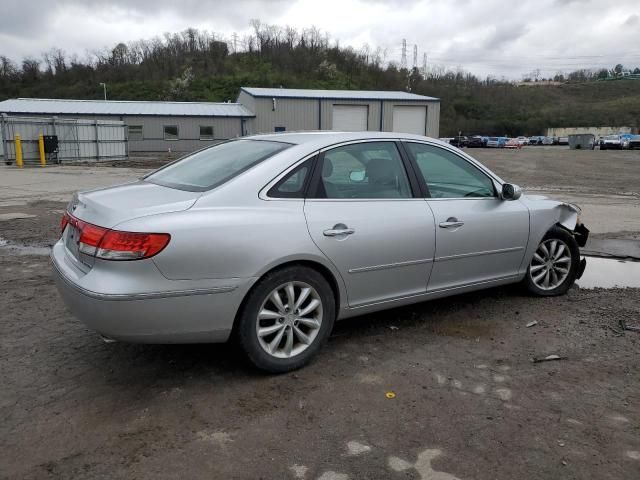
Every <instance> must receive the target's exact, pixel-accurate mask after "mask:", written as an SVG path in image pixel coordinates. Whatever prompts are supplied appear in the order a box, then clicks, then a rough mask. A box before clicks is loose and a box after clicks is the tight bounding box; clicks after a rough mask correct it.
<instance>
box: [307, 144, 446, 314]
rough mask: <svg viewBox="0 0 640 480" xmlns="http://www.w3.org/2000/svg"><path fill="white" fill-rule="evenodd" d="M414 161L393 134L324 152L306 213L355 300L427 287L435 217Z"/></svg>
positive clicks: (415, 291)
mask: <svg viewBox="0 0 640 480" xmlns="http://www.w3.org/2000/svg"><path fill="white" fill-rule="evenodd" d="M407 166H408V162H407V161H406V159H403V158H402V156H401V155H400V150H399V147H398V145H397V144H396V143H395V142H393V141H360V142H355V143H349V144H343V145H340V146H336V147H333V148H330V149H328V150H326V151H324V152H321V154H320V156H319V158H318V165H317V167H316V169H315V172H314V179H313V181H312V185H311V188H310V192H309V194H308V196H307V199H306V200H305V206H304V213H305V217H306V220H307V225H308V228H309V233H310V235H311V237H312V239H313V241H314V242H315V244H316V245H317V246H318V248H319V249H320V250H321V251H322V252H323V253H324V254H325V255H326V256H327V258H329V259H330V260H331V262H333V264H334V265H335V266H336V268H337V269H338V271H339V272H340V274H341V276H342V278H343V280H344V283H345V286H346V289H347V296H348V303H349V306H351V307H357V306H360V305H366V304H371V303H375V302H380V301H385V300H389V299H394V298H401V297H407V296H412V295H417V294H421V293H425V292H426V288H427V282H428V278H429V274H430V272H431V267H432V262H433V257H434V254H435V226H434V218H433V214H432V213H431V210H430V209H429V207H428V205H427V204H426V203H425V202H424V199H422V198H420V194H419V187H418V184H417V181H416V178H415V176H413V177H411V176H409V175H408V173H407V172H408V171H409V172H411V174H412V175H414V174H413V173H412V171H411V170H407Z"/></svg>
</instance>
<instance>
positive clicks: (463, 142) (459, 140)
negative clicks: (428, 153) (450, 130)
mask: <svg viewBox="0 0 640 480" xmlns="http://www.w3.org/2000/svg"><path fill="white" fill-rule="evenodd" d="M468 142H469V139H468V137H466V136H464V135H458V136H457V137H453V138H452V139H451V140H449V143H450V144H451V145H453V146H454V147H458V148H464V147H466V146H467V144H468Z"/></svg>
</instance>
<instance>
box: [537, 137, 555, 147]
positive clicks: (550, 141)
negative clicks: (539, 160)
mask: <svg viewBox="0 0 640 480" xmlns="http://www.w3.org/2000/svg"><path fill="white" fill-rule="evenodd" d="M540 145H555V140H554V138H553V137H542V141H541V142H540Z"/></svg>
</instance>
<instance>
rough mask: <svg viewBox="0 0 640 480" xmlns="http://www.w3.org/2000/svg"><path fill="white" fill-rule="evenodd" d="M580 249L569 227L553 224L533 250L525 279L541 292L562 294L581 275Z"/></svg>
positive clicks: (545, 294) (537, 291) (538, 293)
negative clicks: (567, 228) (565, 228)
mask: <svg viewBox="0 0 640 480" xmlns="http://www.w3.org/2000/svg"><path fill="white" fill-rule="evenodd" d="M579 266H580V249H579V247H578V244H577V242H576V240H575V238H574V237H573V235H571V233H569V232H568V231H566V230H564V229H563V228H561V227H558V226H556V227H553V228H552V229H551V230H549V231H548V232H547V234H546V235H545V236H544V238H543V239H542V241H541V242H540V244H539V245H538V248H537V249H536V252H535V253H534V254H533V258H532V259H531V263H530V264H529V268H527V275H526V276H525V279H524V283H525V285H526V287H527V289H528V290H529V291H530V292H531V293H533V294H535V295H540V296H546V297H549V296H555V295H562V294H564V293H566V292H567V290H569V288H571V285H573V283H574V282H575V279H576V277H577V275H578V270H579Z"/></svg>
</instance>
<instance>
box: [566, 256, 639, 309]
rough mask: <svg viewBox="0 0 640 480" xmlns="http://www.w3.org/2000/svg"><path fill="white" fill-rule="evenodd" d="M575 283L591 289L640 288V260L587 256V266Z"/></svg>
mask: <svg viewBox="0 0 640 480" xmlns="http://www.w3.org/2000/svg"><path fill="white" fill-rule="evenodd" d="M576 284H577V285H578V286H579V287H580V288H591V289H592V288H640V262H636V261H630V260H620V259H612V258H598V257H587V268H586V269H585V271H584V274H583V275H582V278H580V279H579V280H577V281H576ZM639 313H640V312H639ZM639 320H640V318H639Z"/></svg>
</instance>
